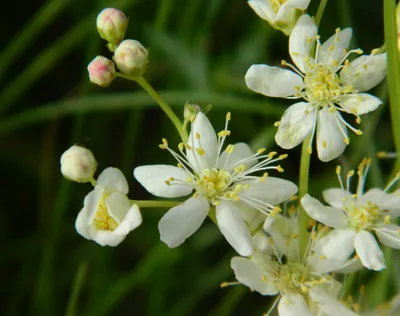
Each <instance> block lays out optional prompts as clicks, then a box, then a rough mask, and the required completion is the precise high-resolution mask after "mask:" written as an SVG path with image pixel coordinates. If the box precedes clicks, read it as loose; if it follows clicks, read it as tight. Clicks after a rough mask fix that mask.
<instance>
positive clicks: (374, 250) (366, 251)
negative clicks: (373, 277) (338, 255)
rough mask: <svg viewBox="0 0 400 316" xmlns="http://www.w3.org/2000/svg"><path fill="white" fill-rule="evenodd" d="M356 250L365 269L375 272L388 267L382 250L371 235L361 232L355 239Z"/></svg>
mask: <svg viewBox="0 0 400 316" xmlns="http://www.w3.org/2000/svg"><path fill="white" fill-rule="evenodd" d="M354 248H355V249H356V252H357V255H358V256H359V257H360V260H361V263H362V264H363V266H364V267H366V268H368V269H371V270H375V271H380V270H382V269H384V268H385V267H386V266H385V258H384V257H383V253H382V250H381V249H380V248H379V246H378V243H377V242H376V240H375V237H374V236H373V235H372V234H371V233H369V232H367V231H365V230H360V231H359V232H358V233H357V235H356V237H355V239H354Z"/></svg>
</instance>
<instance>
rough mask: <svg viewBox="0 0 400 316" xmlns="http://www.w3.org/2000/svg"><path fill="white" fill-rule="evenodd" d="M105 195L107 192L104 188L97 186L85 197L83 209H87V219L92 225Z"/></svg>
mask: <svg viewBox="0 0 400 316" xmlns="http://www.w3.org/2000/svg"><path fill="white" fill-rule="evenodd" d="M103 193H105V191H104V190H103V189H102V188H100V187H98V186H96V187H95V188H94V189H93V190H92V191H90V192H89V193H88V194H87V195H86V196H85V200H84V201H83V207H84V209H86V217H87V219H88V221H89V222H88V223H89V224H91V223H92V221H93V218H94V217H95V216H96V212H97V208H98V205H99V202H100V199H101V198H102V195H103Z"/></svg>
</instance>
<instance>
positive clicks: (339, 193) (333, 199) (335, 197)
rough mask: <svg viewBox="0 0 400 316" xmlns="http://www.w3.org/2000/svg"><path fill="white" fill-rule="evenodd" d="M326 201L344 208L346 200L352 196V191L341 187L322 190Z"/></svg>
mask: <svg viewBox="0 0 400 316" xmlns="http://www.w3.org/2000/svg"><path fill="white" fill-rule="evenodd" d="M322 195H323V196H324V199H325V201H326V202H327V203H328V204H330V205H331V206H333V207H336V208H340V209H342V208H343V206H344V205H345V202H346V201H347V200H348V199H350V198H351V193H350V192H349V191H346V190H342V189H339V188H332V189H328V190H325V191H323V192H322Z"/></svg>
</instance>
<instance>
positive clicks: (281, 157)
mask: <svg viewBox="0 0 400 316" xmlns="http://www.w3.org/2000/svg"><path fill="white" fill-rule="evenodd" d="M287 157H288V154H283V155H280V156H279V158H278V159H279V160H283V159H285V158H287Z"/></svg>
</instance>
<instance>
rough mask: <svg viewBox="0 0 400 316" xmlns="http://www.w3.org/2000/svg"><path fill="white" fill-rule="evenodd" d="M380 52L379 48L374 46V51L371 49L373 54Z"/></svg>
mask: <svg viewBox="0 0 400 316" xmlns="http://www.w3.org/2000/svg"><path fill="white" fill-rule="evenodd" d="M378 53H379V48H374V49H373V50H372V51H371V55H376V54H378Z"/></svg>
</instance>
